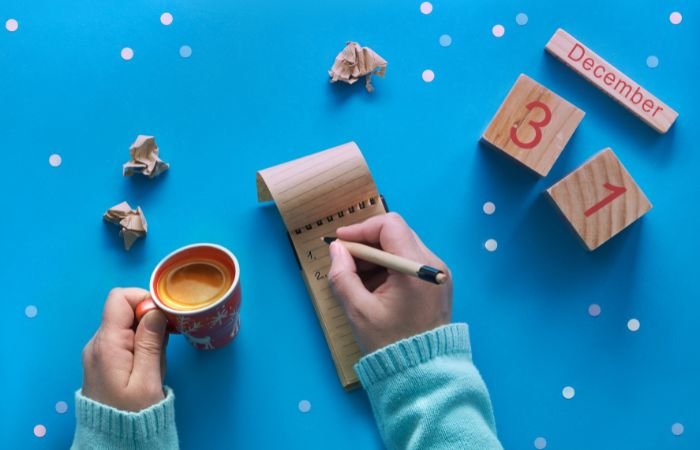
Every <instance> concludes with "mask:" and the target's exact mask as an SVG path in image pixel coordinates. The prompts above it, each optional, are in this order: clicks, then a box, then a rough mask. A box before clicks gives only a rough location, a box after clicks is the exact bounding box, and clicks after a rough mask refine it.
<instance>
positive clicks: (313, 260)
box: [257, 142, 386, 390]
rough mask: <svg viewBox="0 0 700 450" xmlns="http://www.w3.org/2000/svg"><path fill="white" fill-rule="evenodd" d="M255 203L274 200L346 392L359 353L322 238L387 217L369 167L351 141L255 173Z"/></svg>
mask: <svg viewBox="0 0 700 450" xmlns="http://www.w3.org/2000/svg"><path fill="white" fill-rule="evenodd" d="M257 188H258V201H260V202H264V201H269V200H274V201H275V203H276V204H277V208H278V209H279V212H280V214H281V215H282V219H283V220H284V223H285V226H286V227H287V231H288V233H289V238H290V240H291V242H292V246H293V247H294V251H295V253H296V256H297V259H298V261H299V266H300V268H301V274H302V277H303V278H304V282H305V283H306V287H307V289H308V291H309V294H311V300H312V302H313V305H314V309H315V310H316V314H317V316H318V320H319V322H320V323H321V328H322V329H323V334H324V335H325V337H326V341H327V342H328V347H329V348H330V351H331V355H332V357H333V361H334V362H335V367H336V370H337V371H338V377H339V378H340V382H341V383H342V385H343V387H344V388H345V389H348V390H349V389H352V388H354V387H356V386H357V384H358V378H357V375H356V374H355V369H354V367H353V366H354V365H355V363H356V362H357V361H358V360H359V358H360V356H361V353H360V349H359V347H358V346H357V342H356V341H355V338H354V336H353V334H352V330H351V328H350V323H349V322H348V319H347V317H346V316H345V313H344V311H343V309H342V307H341V305H340V304H339V303H338V301H337V300H336V299H335V297H334V296H333V294H332V292H331V290H330V286H329V285H328V270H329V269H330V256H329V254H328V245H326V244H325V243H324V242H322V241H321V237H323V236H332V235H334V234H335V230H336V229H337V228H338V227H341V226H345V225H352V224H354V223H358V222H362V221H364V220H365V219H367V218H369V217H372V216H376V215H379V214H385V213H386V209H385V207H384V203H383V201H382V199H381V197H380V196H379V194H378V193H377V187H376V186H375V184H374V180H373V179H372V175H371V174H370V172H369V168H368V167H367V163H366V162H365V159H364V158H363V157H362V153H360V149H359V148H358V147H357V145H356V144H355V143H354V142H349V143H347V144H343V145H340V146H338V147H334V148H331V149H329V150H325V151H322V152H319V153H315V154H313V155H310V156H306V157H304V158H300V159H296V160H294V161H290V162H287V163H284V164H280V165H278V166H274V167H270V168H269V169H265V170H261V171H259V172H258V174H257Z"/></svg>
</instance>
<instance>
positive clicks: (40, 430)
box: [34, 424, 46, 438]
mask: <svg viewBox="0 0 700 450" xmlns="http://www.w3.org/2000/svg"><path fill="white" fill-rule="evenodd" d="M34 436H36V437H38V438H43V437H44V436H46V427H45V426H43V425H41V424H39V425H36V426H35V427H34Z"/></svg>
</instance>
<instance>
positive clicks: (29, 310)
mask: <svg viewBox="0 0 700 450" xmlns="http://www.w3.org/2000/svg"><path fill="white" fill-rule="evenodd" d="M37 314H39V310H38V309H37V307H36V306H34V305H29V306H27V307H26V308H24V315H25V316H27V317H29V318H30V319H33V318H35V317H36V315H37Z"/></svg>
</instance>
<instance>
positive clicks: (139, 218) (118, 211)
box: [103, 202, 148, 250]
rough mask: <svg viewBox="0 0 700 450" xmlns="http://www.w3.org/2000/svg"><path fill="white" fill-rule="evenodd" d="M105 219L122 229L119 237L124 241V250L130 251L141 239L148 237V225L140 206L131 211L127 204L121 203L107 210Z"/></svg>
mask: <svg viewBox="0 0 700 450" xmlns="http://www.w3.org/2000/svg"><path fill="white" fill-rule="evenodd" d="M103 219H104V220H106V221H107V222H111V223H114V224H117V225H119V226H120V227H121V229H120V230H119V236H121V238H122V239H123V240H124V248H125V249H126V250H129V249H130V248H131V246H132V245H134V242H136V240H137V239H138V238H140V237H144V236H146V233H147V232H148V224H147V223H146V216H144V214H143V211H142V210H141V207H140V206H137V207H136V210H133V209H131V206H129V204H128V203H127V202H121V203H119V204H118V205H114V206H112V207H111V208H109V209H108V210H107V212H106V213H105V214H104V216H103Z"/></svg>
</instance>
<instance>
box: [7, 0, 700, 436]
mask: <svg viewBox="0 0 700 450" xmlns="http://www.w3.org/2000/svg"><path fill="white" fill-rule="evenodd" d="M433 4H434V10H433V12H432V14H430V15H423V14H421V13H420V11H419V5H420V1H418V0H414V1H406V0H390V1H389V0H387V1H384V2H376V1H370V0H354V1H351V2H339V1H334V2H319V1H312V0H296V1H293V2H285V1H280V0H270V1H267V2H264V3H262V2H244V1H240V0H234V1H231V0H229V1H224V0H199V1H196V2H195V1H184V0H168V1H165V0H152V1H133V0H102V1H99V2H95V1H92V0H70V1H68V0H66V1H61V2H56V1H49V0H2V2H1V3H0V19H1V22H2V24H4V22H5V20H7V19H8V18H15V19H17V20H18V21H19V30H18V31H16V32H14V33H9V32H7V31H6V30H5V29H4V28H2V29H0V65H1V67H2V70H1V71H0V152H1V153H0V155H1V156H0V157H1V158H2V159H1V160H0V161H1V163H2V166H3V167H2V176H1V177H0V188H1V189H2V192H3V194H4V195H3V219H2V222H1V224H0V235H1V236H2V243H1V248H2V258H3V269H2V271H0V273H1V275H0V277H2V278H1V279H0V281H1V282H2V286H3V295H2V297H3V298H2V302H0V314H1V315H2V318H3V320H2V322H3V326H2V331H0V333H1V334H0V337H1V339H2V341H3V345H2V346H1V347H0V348H1V349H0V352H1V354H0V356H1V360H2V363H0V364H2V366H1V372H0V377H1V378H0V385H2V398H1V400H0V401H1V402H2V408H0V419H1V423H2V427H1V431H0V442H2V443H3V444H2V446H3V447H4V448H65V447H67V446H68V445H69V443H70V442H71V439H72V434H73V430H74V424H75V421H74V418H73V414H74V405H73V401H72V398H73V392H74V391H75V390H76V389H77V388H78V387H79V386H80V384H81V361H80V352H81V349H82V347H83V345H84V344H85V343H86V342H87V340H88V339H89V338H90V336H91V335H92V334H93V333H94V331H95V329H96V328H97V326H98V325H99V320H100V314H101V309H102V305H103V302H104V299H105V297H106V294H107V292H108V291H109V289H110V288H111V287H113V286H131V285H135V286H144V287H145V286H146V285H147V282H148V278H149V275H150V272H151V270H152V268H153V267H154V266H155V264H156V263H157V262H158V261H159V260H160V258H161V257H163V256H164V255H165V254H167V253H168V252H170V251H171V250H173V249H175V248H177V247H179V246H182V245H185V244H189V243H193V242H200V241H209V242H216V243H219V244H222V245H225V246H226V247H228V248H230V249H231V250H232V251H233V252H235V253H236V255H237V256H238V258H239V260H240V262H241V265H242V283H243V294H244V295H243V310H242V331H241V334H240V335H239V337H238V338H237V339H236V340H235V342H234V343H233V344H232V345H230V346H229V347H227V348H226V349H224V350H221V351H217V352H213V353H203V352H198V351H195V350H194V349H192V348H191V347H189V345H188V344H187V343H186V342H185V341H184V339H182V338H181V337H174V338H173V339H171V341H170V346H169V348H168V363H169V367H168V377H167V383H168V384H169V385H170V386H172V387H173V388H174V389H175V392H176V395H177V422H178V430H179V435H180V439H181V443H182V447H183V448H186V449H191V448H241V449H243V448H245V449H248V448H251V449H252V448H334V449H356V448H362V449H374V448H381V441H380V438H379V436H378V434H377V431H376V429H375V425H374V421H373V418H372V414H371V410H370V406H369V403H368V401H367V399H366V397H365V394H364V393H363V392H362V391H355V392H352V393H346V392H344V391H343V390H342V389H341V387H340V384H339V382H338V379H337V376H336V373H335V369H334V366H333V364H332V361H331V358H330V355H329V352H328V350H327V346H326V343H325V341H324V339H323V335H322V332H321V329H320V327H319V325H318V322H317V319H316V316H315V315H314V312H313V308H312V306H311V303H310V301H309V298H308V294H307V292H306V289H305V287H304V284H303V282H302V279H301V276H300V274H299V273H298V272H297V269H296V263H295V261H294V256H293V254H292V251H291V249H290V247H289V244H288V241H287V238H286V236H285V229H284V227H283V225H282V221H281V219H280V218H279V216H278V213H277V211H276V209H275V207H274V206H273V205H265V206H261V205H259V204H257V203H256V192H255V177H254V176H255V172H256V170H258V169H262V168H265V167H269V166H271V165H274V164H278V163H281V162H284V161H287V160H290V159H292V158H295V157H299V156H303V155H306V154H309V153H313V152H315V151H319V150H322V149H325V148H328V147H332V146H334V145H338V144H341V143H344V142H347V141H350V140H355V141H356V142H357V143H358V144H359V146H360V148H361V149H362V150H363V152H364V154H365V157H366V159H367V160H368V163H369V166H370V168H371V170H372V173H373V175H374V177H375V180H376V182H377V185H378V186H379V188H380V190H381V192H382V193H383V194H384V195H385V196H386V198H387V200H388V203H389V207H390V208H391V209H392V210H394V211H397V212H400V213H401V214H403V215H404V216H405V218H406V219H407V221H408V222H409V223H410V224H411V225H412V226H413V227H414V228H415V229H416V230H417V232H418V233H419V234H420V235H421V236H422V237H423V239H424V241H425V242H426V243H427V244H428V245H429V246H430V247H432V249H434V251H435V252H436V253H437V254H439V255H440V256H441V257H443V259H445V260H446V262H447V263H448V264H449V265H450V266H451V268H452V271H453V273H454V279H455V301H454V319H455V320H457V321H468V322H469V323H470V325H471V333H472V344H473V348H474V358H475V362H476V364H477V366H478V367H479V369H480V370H481V372H482V374H483V376H484V378H485V380H486V382H487V384H488V386H489V389H490V391H491V395H492V399H493V402H494V407H495V411H496V418H497V422H498V428H499V436H500V438H501V440H502V442H503V444H504V445H505V447H506V448H512V449H528V448H533V440H534V439H535V438H536V437H537V436H543V437H545V438H546V439H547V441H548V444H549V445H548V447H547V448H550V449H598V448H600V449H603V448H604V449H621V448H624V449H690V448H695V449H697V448H700V414H698V406H697V405H698V402H699V401H700V386H699V383H698V379H699V375H700V350H698V343H699V342H700V339H699V337H700V336H699V334H700V332H699V331H698V326H697V323H698V322H697V317H698V313H699V312H700V306H699V304H698V294H699V292H698V291H699V287H698V283H697V276H698V275H697V264H696V261H697V259H696V252H697V250H698V232H697V229H698V224H699V219H700V210H699V209H698V207H697V206H696V202H697V200H698V198H699V194H700V184H699V183H698V174H697V170H698V169H697V168H698V165H699V164H700V153H698V151H697V145H696V143H697V137H696V136H697V135H696V129H697V126H696V124H697V123H698V120H700V117H698V115H699V114H700V108H699V107H698V101H700V94H699V92H700V91H699V90H698V86H697V82H698V74H699V73H700V71H699V69H700V67H699V65H700V63H699V61H700V59H699V58H698V56H697V55H698V54H700V26H698V18H699V17H700V6H699V4H698V3H697V2H691V1H690V0H687V1H683V0H678V1H676V2H654V1H645V2H639V1H631V0H630V1H614V2H613V1H598V0H593V1H591V0H587V1H583V0H576V1H569V2H559V1H537V2H536V1H534V0H529V1H518V2H516V1H501V2H485V1H482V2H467V1H461V2H455V1H444V0H435V1H434V2H433ZM165 11H169V12H171V13H172V14H173V16H174V22H173V24H172V25H171V26H169V27H165V26H163V25H161V23H160V22H159V17H160V15H161V13H163V12H165ZM672 11H680V12H682V14H683V22H682V23H681V24H680V25H678V26H673V25H671V24H670V23H669V19H668V17H669V14H670V12H672ZM519 12H525V13H527V15H528V16H529V22H528V24H527V25H526V26H517V25H516V23H515V16H516V14H517V13H519ZM497 23H500V24H503V25H504V26H505V27H506V33H505V36H503V37H502V38H500V39H496V38H494V37H493V35H492V34H491V27H492V26H493V25H495V24H497ZM557 27H563V28H564V29H566V30H567V31H569V32H570V33H571V34H573V35H574V36H576V37H577V38H578V39H580V40H581V41H583V43H585V44H586V45H588V46H589V47H591V48H592V49H593V50H594V51H596V52H598V53H599V54H600V55H602V56H603V57H605V58H606V59H607V60H608V61H610V62H611V63H613V64H614V65H615V66H617V67H618V68H619V69H621V70H622V71H624V72H625V73H627V74H628V75H629V76H631V77H632V78H633V79H634V80H636V81H638V82H639V83H641V84H642V85H643V86H644V87H646V88H647V89H649V90H650V91H651V92H652V93H654V94H655V95H657V96H658V97H659V98H661V100H663V101H664V102H666V103H667V104H668V105H669V106H671V107H673V108H674V109H676V110H677V111H678V112H679V114H680V116H679V119H678V121H677V122H676V124H675V125H674V126H673V128H672V129H671V130H670V132H669V133H668V134H665V135H659V134H657V133H656V132H655V131H653V130H652V129H651V128H649V127H648V126H646V125H645V124H644V123H643V122H641V121H640V120H638V119H637V118H636V117H635V116H633V115H632V114H630V113H628V112H627V111H626V110H625V109H623V108H622V107H621V106H618V105H617V104H616V103H614V102H613V101H612V100H611V99H609V98H608V97H606V96H605V95H604V94H602V93H600V92H599V91H597V90H596V89H595V88H594V87H592V86H591V85H589V84H588V83H587V82H585V81H584V80H583V79H581V78H579V77H578V76H577V75H575V74H574V73H573V72H572V71H570V70H569V69H567V68H566V67H565V66H564V65H563V64H561V63H560V62H558V61H556V60H554V59H553V58H551V57H550V56H548V55H546V54H545V53H544V51H543V48H544V45H545V43H546V42H547V40H548V39H549V38H550V36H551V35H552V34H553V33H554V31H555V30H556V28H557ZM442 34H449V35H450V36H451V37H452V39H453V43H452V45H451V46H450V47H447V48H443V47H441V46H440V45H439V43H438V39H439V36H440V35H442ZM347 40H357V41H359V42H361V43H362V44H363V45H368V46H370V47H372V48H373V49H375V50H376V51H377V52H378V53H379V54H380V55H382V56H383V57H384V58H386V59H387V60H388V61H389V66H388V70H387V77H386V79H375V82H374V84H375V87H376V91H375V92H374V93H373V94H368V93H366V92H365V91H364V87H363V83H357V84H356V85H354V86H347V85H340V84H338V85H331V84H329V83H328V80H327V76H326V70H327V69H328V68H329V67H330V66H331V64H332V62H333V59H334V57H335V55H336V54H337V53H338V52H339V51H340V50H341V49H342V47H343V45H344V43H345V41H347ZM182 45H189V46H191V47H192V49H193V54H192V57H191V58H189V59H184V58H181V57H180V56H179V53H178V52H179V48H180V46H182ZM127 46H128V47H131V48H133V49H134V52H135V56H134V58H133V60H131V61H128V62H127V61H124V60H122V59H121V57H120V51H121V49H122V48H123V47H127ZM649 55H656V56H658V57H659V60H660V64H659V66H658V67H657V68H656V69H650V68H648V67H647V66H646V63H645V62H646V58H647V56H649ZM425 69H432V70H433V71H434V72H435V81H434V82H432V83H425V82H423V81H422V79H421V73H422V72H423V70H425ZM520 73H526V74H528V75H529V76H531V77H533V78H535V79H536V80H538V81H539V82H541V83H543V84H544V85H545V86H547V87H548V88H550V89H552V90H553V91H555V92H557V93H558V94H560V95H561V96H563V97H564V98H566V99H567V100H569V101H570V102H572V103H574V104H575V105H577V106H578V107H579V108H581V109H583V110H584V111H585V112H586V117H585V118H584V120H583V122H582V123H581V125H580V127H579V129H578V130H577V132H576V133H575V135H574V137H573V138H572V140H571V141H570V143H569V144H568V146H567V147H566V149H565V151H564V152H563V154H562V156H561V157H560V158H559V160H558V161H557V163H556V165H555V166H554V168H553V170H552V171H551V172H550V174H549V175H548V176H547V177H546V178H542V179H541V178H538V177H537V176H535V175H533V174H531V173H529V172H528V171H527V169H524V168H522V167H520V166H518V165H517V164H515V163H514V162H512V161H511V160H509V159H508V158H507V157H505V156H503V155H501V154H499V153H497V152H494V151H492V150H491V149H488V148H486V147H484V146H483V145H481V144H479V143H478V140H479V137H480V136H481V133H482V132H483V130H484V129H485V127H486V125H487V124H488V122H489V121H490V119H491V118H492V116H493V114H494V113H495V111H496V109H497V108H498V106H499V104H500V103H501V101H502V100H503V99H504V97H505V95H506V93H507V92H508V90H509V89H510V87H511V86H512V84H513V83H514V82H515V79H516V77H517V76H518V75H519V74H520ZM137 134H152V135H155V136H156V140H157V143H158V145H159V147H160V149H161V156H162V157H163V159H164V160H166V161H168V162H169V163H171V164H172V168H171V170H170V171H169V172H168V173H166V174H165V175H164V176H162V177H160V178H157V179H154V180H148V179H142V178H136V177H134V178H131V179H126V178H123V177H122V175H121V164H122V163H124V162H125V161H126V160H127V159H128V148H129V145H130V144H131V143H132V142H133V140H134V139H135V138H136V136H137ZM607 146H610V147H612V148H613V150H614V151H615V152H616V153H617V155H618V156H619V158H620V159H621V160H622V162H623V164H625V166H626V167H627V169H628V170H629V171H630V173H631V174H632V176H633V177H634V178H635V179H636V181H637V182H638V184H639V185H640V186H641V187H642V189H643V190H644V191H645V193H646V194H647V196H648V197H649V199H650V200H651V201H652V203H653V204H654V209H653V210H652V211H651V212H650V213H649V214H648V215H647V216H645V217H644V218H643V219H642V220H640V221H639V222H637V223H635V224H634V225H633V226H632V227H630V228H629V229H627V230H626V231H624V232H623V233H621V235H619V236H617V237H616V238H615V239H613V240H612V241H610V242H608V243H607V244H605V245H604V246H603V247H601V248H600V249H599V250H597V251H595V252H593V253H589V252H587V251H586V250H585V249H584V248H583V246H582V245H581V244H580V243H579V242H578V240H577V238H576V236H575V235H574V234H573V232H572V231H571V230H570V229H569V228H568V226H567V225H566V223H565V222H564V220H563V219H562V218H561V217H559V214H558V212H557V211H556V210H555V208H554V207H553V206H552V205H551V204H550V203H549V201H548V200H546V198H545V196H544V195H543V194H542V192H543V191H544V190H545V189H546V188H547V187H549V186H550V185H552V184H553V183H554V182H555V181H557V180H559V179H560V178H562V177H563V176H565V175H566V174H567V173H569V172H571V171H572V170H574V169H575V168H576V167H578V166H579V165H580V164H581V163H583V162H584V161H585V160H587V159H588V158H589V157H591V156H592V155H593V154H595V153H596V152H597V151H598V150H600V149H602V148H604V147H607ZM53 153H58V154H60V155H61V156H62V158H63V164H62V165H61V166H60V167H58V168H54V167H51V166H50V165H49V164H48V158H49V155H51V154H53ZM123 200H127V201H129V202H130V203H131V205H132V206H134V207H135V206H136V205H140V206H141V207H142V208H143V210H144V212H145V214H146V217H147V219H148V221H149V225H150V227H149V235H148V237H147V238H146V239H145V240H142V241H139V242H137V243H136V244H135V246H134V248H133V249H132V250H131V251H130V252H128V253H127V252H125V251H124V250H123V249H122V247H121V242H120V240H119V238H118V236H117V234H118V231H117V229H116V228H115V227H113V226H111V225H109V224H106V223H103V222H102V219H101V216H102V213H103V212H104V211H105V210H106V209H107V208H109V207H110V206H112V205H114V204H116V203H118V202H121V201H123ZM489 200H490V201H493V202H495V203H496V206H497V211H496V214H494V215H493V216H486V215H484V214H483V213H482V211H481V208H482V205H483V203H484V202H485V201H489ZM488 238H495V239H497V241H498V250H497V251H496V252H495V253H489V252H487V251H485V250H484V247H483V243H484V241H485V240H486V239H488ZM591 303H598V304H600V305H601V307H602V314H601V316H600V317H598V318H592V317H590V316H589V315H588V314H587V308H588V305H589V304H591ZM27 305H36V306H37V307H38V310H39V314H38V316H37V317H36V318H34V319H28V318H27V317H25V315H24V309H25V307H26V306H27ZM633 317H634V318H638V319H639V320H640V322H641V329H640V330H639V331H638V332H636V333H631V332H630V331H628V330H627V328H626V323H627V321H628V320H629V319H630V318H633ZM567 385H570V386H573V387H574V388H575V389H576V396H575V397H574V398H573V399H572V400H568V401H567V400H564V399H563V398H562V395H561V390H562V388H563V387H564V386H567ZM302 399H306V400H309V401H310V402H311V405H312V410H311V412H309V413H308V414H301V413H300V412H299V411H298V409H297V404H298V402H299V401H300V400H302ZM59 400H64V401H68V402H69V405H70V409H69V411H68V413H67V414H63V415H59V414H57V413H56V412H55V411H54V405H55V403H56V402H57V401H59ZM675 422H680V423H683V424H684V426H685V433H684V434H683V435H682V436H679V437H676V436H673V435H672V434H671V431H670V430H671V425H672V424H673V423H675ZM36 424H44V425H45V426H46V428H47V430H48V431H47V435H46V436H45V437H44V438H43V439H37V438H36V437H34V435H33V432H32V430H33V427H34V426H35V425H36Z"/></svg>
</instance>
